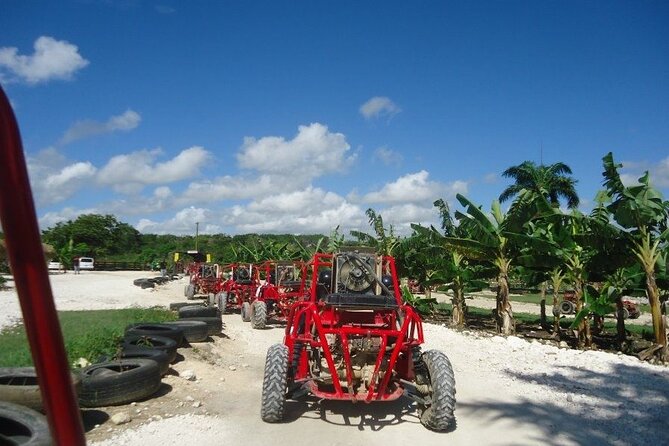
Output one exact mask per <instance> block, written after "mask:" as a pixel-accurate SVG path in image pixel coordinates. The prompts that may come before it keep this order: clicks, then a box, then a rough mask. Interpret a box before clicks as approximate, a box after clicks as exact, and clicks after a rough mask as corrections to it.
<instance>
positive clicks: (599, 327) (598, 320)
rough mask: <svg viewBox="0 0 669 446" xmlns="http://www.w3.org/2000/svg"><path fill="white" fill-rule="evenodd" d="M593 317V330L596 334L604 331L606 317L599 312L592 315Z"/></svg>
mask: <svg viewBox="0 0 669 446" xmlns="http://www.w3.org/2000/svg"><path fill="white" fill-rule="evenodd" d="M592 318H593V326H594V327H593V330H592V332H593V333H594V334H596V335H598V334H600V333H601V332H602V331H604V318H603V317H602V316H600V315H598V314H595V315H593V316H592Z"/></svg>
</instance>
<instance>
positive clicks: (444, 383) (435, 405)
mask: <svg viewBox="0 0 669 446" xmlns="http://www.w3.org/2000/svg"><path fill="white" fill-rule="evenodd" d="M423 361H424V362H425V365H426V366H427V371H428V373H429V375H430V387H431V388H432V390H431V395H429V396H431V401H432V403H431V404H430V405H429V406H423V407H422V412H421V414H420V422H421V423H422V424H423V426H425V427H427V428H428V429H431V430H434V431H446V430H449V429H451V428H453V427H454V426H455V414H454V412H455V376H454V374H453V367H452V366H451V361H449V360H448V357H447V356H446V355H445V354H443V353H442V352H440V351H438V350H428V351H426V352H425V353H423Z"/></svg>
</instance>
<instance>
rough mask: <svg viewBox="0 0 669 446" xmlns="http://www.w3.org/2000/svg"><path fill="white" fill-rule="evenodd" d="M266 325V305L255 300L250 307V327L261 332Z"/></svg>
mask: <svg viewBox="0 0 669 446" xmlns="http://www.w3.org/2000/svg"><path fill="white" fill-rule="evenodd" d="M265 324H267V304H266V303H265V302H264V301H262V300H256V301H255V302H253V305H251V327H253V328H255V329H256V330H262V329H263V328H265Z"/></svg>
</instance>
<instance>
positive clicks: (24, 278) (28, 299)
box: [0, 86, 86, 446]
mask: <svg viewBox="0 0 669 446" xmlns="http://www.w3.org/2000/svg"><path fill="white" fill-rule="evenodd" d="M0 221H2V228H3V231H4V234H5V244H6V246H7V254H8V257H9V263H10V265H11V269H12V272H13V275H14V283H15V286H16V291H17V293H18V295H19V302H20V304H21V312H22V313H23V324H24V326H25V328H26V333H27V336H28V342H29V344H30V351H31V354H32V358H33V362H34V363H35V369H36V372H37V380H38V383H39V388H40V393H41V394H42V401H43V402H44V409H45V412H46V417H47V420H48V423H49V429H50V431H51V437H52V438H53V440H54V442H55V443H56V444H58V445H61V446H79V445H85V444H86V438H85V436H84V427H83V424H82V421H81V415H80V411H79V404H78V402H77V398H76V396H75V392H74V388H73V387H72V384H71V377H70V370H69V366H68V363H67V355H66V353H65V346H64V345H63V334H62V332H61V329H60V324H59V323H58V317H57V314H56V305H55V303H54V301H53V294H52V292H51V284H50V282H49V275H48V271H47V266H46V262H45V261H44V252H43V250H42V243H41V240H40V232H39V226H38V223H37V216H36V214H35V203H34V200H33V196H32V192H31V189H30V181H29V179H28V170H27V167H26V161H25V156H24V154H23V145H22V143H21V135H20V133H19V128H18V124H17V122H16V117H15V116H14V112H13V111H12V108H11V106H10V104H9V100H8V99H7V96H6V95H5V92H4V90H3V89H2V87H1V86H0Z"/></svg>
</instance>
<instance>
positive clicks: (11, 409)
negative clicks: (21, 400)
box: [0, 401, 53, 446]
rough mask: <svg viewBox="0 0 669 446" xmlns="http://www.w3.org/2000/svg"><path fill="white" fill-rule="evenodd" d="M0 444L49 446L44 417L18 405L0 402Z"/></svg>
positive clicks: (48, 435)
mask: <svg viewBox="0 0 669 446" xmlns="http://www.w3.org/2000/svg"><path fill="white" fill-rule="evenodd" d="M0 444H3V445H5V444H6V445H25V446H50V445H51V444H53V442H52V440H51V434H50V433H49V424H48V423H47V421H46V417H45V416H44V415H42V414H41V413H39V412H37V411H35V410H33V409H30V408H28V407H25V406H22V405H20V404H13V403H9V402H6V401H0Z"/></svg>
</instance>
